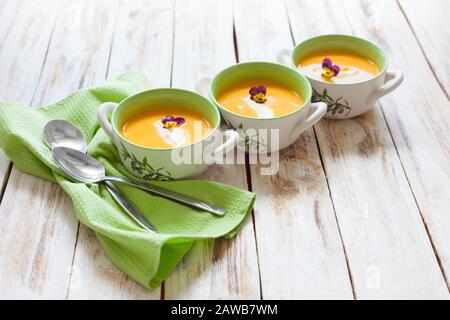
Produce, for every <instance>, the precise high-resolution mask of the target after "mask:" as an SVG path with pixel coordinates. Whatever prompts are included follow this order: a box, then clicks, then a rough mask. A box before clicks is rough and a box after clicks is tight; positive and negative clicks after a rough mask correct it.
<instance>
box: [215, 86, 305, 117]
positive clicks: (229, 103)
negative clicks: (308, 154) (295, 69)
mask: <svg viewBox="0 0 450 320" xmlns="http://www.w3.org/2000/svg"><path fill="white" fill-rule="evenodd" d="M261 86H263V87H265V89H266V90H265V91H266V92H265V94H264V95H263V99H264V100H265V101H264V100H262V101H264V102H262V101H260V102H259V103H258V102H256V101H255V100H257V99H252V95H251V94H250V93H249V91H250V90H251V88H259V87H261ZM217 101H218V102H219V103H220V105H221V106H222V107H223V108H225V109H227V110H229V111H231V112H233V113H237V114H239V115H242V116H246V117H249V118H257V119H260V118H261V119H264V118H275V117H280V116H284V115H286V114H289V113H291V112H294V111H296V110H298V109H300V108H301V107H303V104H304V101H303V100H302V98H301V97H300V96H299V94H298V93H297V92H295V91H293V90H291V89H289V88H287V87H285V86H283V85H280V84H278V83H275V82H270V81H258V80H255V81H246V82H242V83H239V84H237V85H235V86H232V87H230V88H228V89H226V90H224V91H223V92H221V93H220V94H219V96H218V98H217Z"/></svg>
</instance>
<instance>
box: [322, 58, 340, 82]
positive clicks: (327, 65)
mask: <svg viewBox="0 0 450 320" xmlns="http://www.w3.org/2000/svg"><path fill="white" fill-rule="evenodd" d="M322 69H323V71H322V76H324V77H327V78H331V77H335V76H337V75H338V74H339V71H340V70H341V69H340V68H339V66H337V65H333V63H332V62H331V60H330V59H329V58H325V59H323V61H322Z"/></svg>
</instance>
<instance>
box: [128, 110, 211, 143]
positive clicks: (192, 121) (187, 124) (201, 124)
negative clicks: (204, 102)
mask: <svg viewBox="0 0 450 320" xmlns="http://www.w3.org/2000/svg"><path fill="white" fill-rule="evenodd" d="M212 129H213V127H212V126H211V124H210V123H209V121H208V120H207V119H206V118H205V117H204V116H202V115H201V114H199V113H197V112H195V111H193V110H189V109H182V108H179V107H158V108H151V109H149V110H145V111H142V112H139V113H137V114H135V115H132V116H131V117H129V118H128V119H125V120H124V121H123V122H122V124H121V125H120V133H121V134H122V136H123V137H124V138H125V139H127V140H129V141H131V142H133V143H135V144H138V145H140V146H143V147H150V148H174V147H183V146H186V145H189V144H192V143H196V142H198V141H200V140H201V139H203V138H204V137H206V136H208V134H209V133H210V132H211V131H212Z"/></svg>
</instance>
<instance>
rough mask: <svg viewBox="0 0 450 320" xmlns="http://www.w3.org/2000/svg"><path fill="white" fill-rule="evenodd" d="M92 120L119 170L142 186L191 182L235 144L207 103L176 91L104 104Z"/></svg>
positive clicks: (165, 90)
mask: <svg viewBox="0 0 450 320" xmlns="http://www.w3.org/2000/svg"><path fill="white" fill-rule="evenodd" d="M110 112H111V116H110V117H109V115H108V114H109V113H110ZM97 118H98V122H99V124H100V126H101V127H102V129H103V131H104V132H105V133H106V134H107V135H108V137H109V138H110V139H111V141H112V142H113V143H114V145H115V146H116V148H117V151H118V155H119V156H120V160H121V162H122V164H123V165H124V167H125V168H126V169H127V170H128V171H130V172H131V173H132V174H134V175H135V176H137V177H139V178H142V179H146V180H159V181H162V180H174V179H185V178H189V177H193V176H196V175H198V174H200V173H202V172H203V171H204V170H205V169H206V168H207V167H208V165H210V164H213V163H214V162H216V161H220V160H221V157H222V156H223V155H224V154H226V153H227V152H228V151H230V150H231V149H233V148H234V147H235V145H236V142H237V140H238V138H239V135H238V134H237V133H236V132H234V131H232V130H227V131H222V130H221V129H220V113H219V110H217V108H216V106H215V105H214V104H213V103H212V102H211V101H210V100H208V99H206V98H205V97H203V96H202V95H200V94H197V93H195V92H191V91H188V90H182V89H174V88H160V89H151V90H147V91H143V92H139V93H137V94H135V95H132V96H130V97H128V98H126V99H124V100H122V101H121V102H120V103H114V102H105V103H103V104H102V105H101V106H100V107H99V109H98V111H97Z"/></svg>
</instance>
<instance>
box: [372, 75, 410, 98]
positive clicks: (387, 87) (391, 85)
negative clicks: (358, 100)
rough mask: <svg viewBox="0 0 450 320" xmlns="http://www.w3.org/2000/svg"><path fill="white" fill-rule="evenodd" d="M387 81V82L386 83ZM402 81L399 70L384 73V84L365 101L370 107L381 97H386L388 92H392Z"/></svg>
mask: <svg viewBox="0 0 450 320" xmlns="http://www.w3.org/2000/svg"><path fill="white" fill-rule="evenodd" d="M386 81H387V82H386ZM402 81H403V72H402V71H400V70H395V71H388V72H386V78H385V83H384V84H383V85H382V86H381V87H380V88H378V89H376V90H375V91H374V92H373V93H372V94H371V95H370V96H369V99H368V100H367V104H368V105H372V104H374V103H375V101H377V100H378V99H380V98H381V97H383V96H385V95H387V94H388V93H389V92H392V91H394V90H395V89H397V87H398V86H399V85H400V84H401V83H402Z"/></svg>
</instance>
